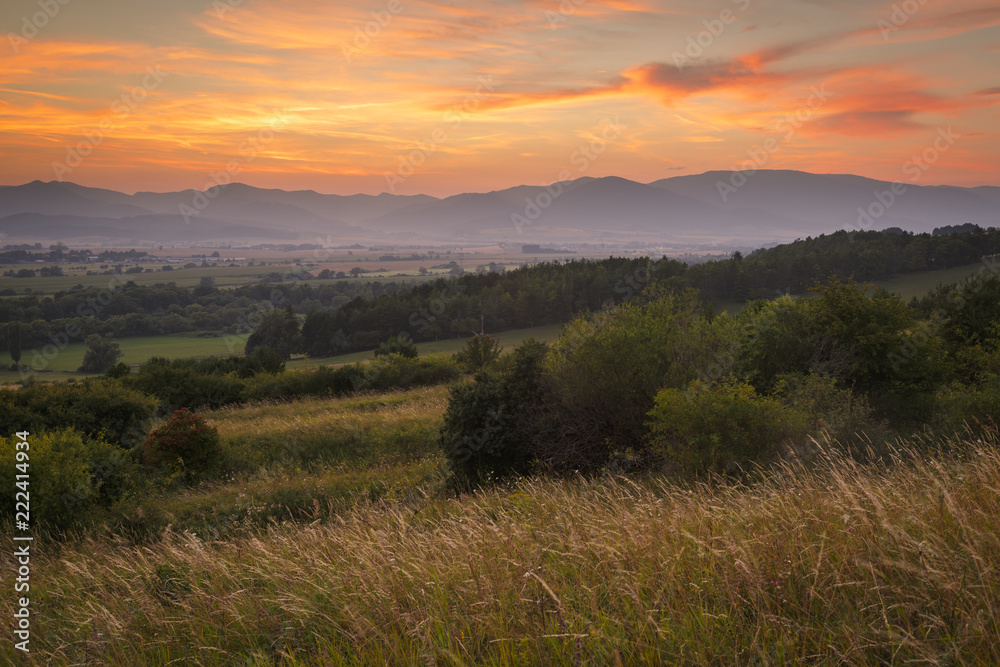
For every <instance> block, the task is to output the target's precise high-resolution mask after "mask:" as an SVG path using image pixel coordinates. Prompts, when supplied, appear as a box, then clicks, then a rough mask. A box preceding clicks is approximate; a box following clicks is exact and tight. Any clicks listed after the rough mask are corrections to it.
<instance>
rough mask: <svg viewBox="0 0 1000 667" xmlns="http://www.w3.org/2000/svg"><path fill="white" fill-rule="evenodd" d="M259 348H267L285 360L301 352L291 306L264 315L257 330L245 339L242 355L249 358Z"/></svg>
mask: <svg viewBox="0 0 1000 667" xmlns="http://www.w3.org/2000/svg"><path fill="white" fill-rule="evenodd" d="M259 347H269V348H271V349H272V350H274V351H275V352H277V353H278V354H279V355H281V358H282V359H285V360H288V359H290V358H291V357H292V354H294V353H296V352H299V351H301V349H302V336H301V334H300V333H299V320H298V318H297V317H295V312H294V311H293V310H292V307H291V306H287V307H286V308H285V309H284V310H275V311H272V312H270V313H268V314H267V315H265V316H264V319H263V321H262V322H261V323H260V326H258V327H257V330H256V331H254V332H253V333H252V334H250V336H249V337H248V338H247V344H246V348H245V350H244V353H245V354H246V355H247V356H250V355H251V354H253V353H254V350H256V349H257V348H259Z"/></svg>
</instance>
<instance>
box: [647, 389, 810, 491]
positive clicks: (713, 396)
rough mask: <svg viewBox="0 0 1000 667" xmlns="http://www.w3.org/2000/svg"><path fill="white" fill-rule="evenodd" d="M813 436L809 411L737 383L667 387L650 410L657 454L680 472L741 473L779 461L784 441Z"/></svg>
mask: <svg viewBox="0 0 1000 667" xmlns="http://www.w3.org/2000/svg"><path fill="white" fill-rule="evenodd" d="M807 433H808V415H807V414H806V413H805V411H803V410H798V409H793V408H788V407H785V406H784V405H782V404H781V402H780V401H779V400H778V399H777V398H774V397H770V396H761V395H759V394H758V393H757V392H756V390H755V389H754V388H753V387H752V386H750V385H749V384H747V383H745V382H739V381H736V380H727V381H724V382H719V383H716V384H714V385H711V386H708V385H706V384H705V383H703V382H701V381H697V380H696V381H694V382H692V383H691V384H690V385H689V386H688V388H687V389H686V390H680V389H674V388H666V389H663V390H661V391H660V392H659V393H658V394H657V395H656V404H655V406H654V407H653V409H652V410H650V412H649V436H648V440H649V443H650V445H651V448H652V450H653V451H654V452H656V453H657V454H659V455H660V456H661V457H662V458H663V460H664V463H665V467H666V468H667V469H668V470H671V471H674V472H680V473H697V472H705V471H714V472H726V473H731V472H735V471H736V470H739V469H740V468H744V467H746V466H747V465H748V464H750V463H753V462H757V463H763V462H766V461H768V460H770V459H772V458H774V457H775V455H776V454H778V452H779V445H781V444H782V443H783V442H784V441H787V440H789V439H794V438H802V437H804V436H805V435H806V434H807Z"/></svg>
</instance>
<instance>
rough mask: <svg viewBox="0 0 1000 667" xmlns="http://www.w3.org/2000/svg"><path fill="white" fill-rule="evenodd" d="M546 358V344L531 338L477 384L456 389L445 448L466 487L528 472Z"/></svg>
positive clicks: (448, 415)
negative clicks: (535, 415)
mask: <svg viewBox="0 0 1000 667" xmlns="http://www.w3.org/2000/svg"><path fill="white" fill-rule="evenodd" d="M546 354H547V348H546V346H545V344H544V343H539V342H538V341H536V340H534V339H533V338H530V339H528V340H526V341H525V342H524V343H522V344H521V346H520V347H518V348H517V349H515V350H514V351H513V352H512V353H511V354H509V355H505V356H503V357H501V359H500V361H499V362H498V363H497V364H496V365H495V366H494V367H492V368H489V369H487V370H485V371H483V372H481V373H479V374H478V375H476V377H475V380H474V381H473V382H472V384H464V385H459V386H457V387H454V388H452V390H451V399H450V400H449V402H448V408H447V410H446V411H445V414H444V423H443V425H442V427H441V447H442V449H443V450H444V453H445V456H446V457H447V459H448V462H449V466H450V467H451V469H452V471H453V472H454V473H455V479H456V481H457V482H458V483H459V484H460V485H471V486H477V485H479V484H482V483H483V482H486V481H488V480H490V479H499V478H503V477H506V476H509V475H512V474H519V473H525V472H527V471H528V468H529V466H530V464H531V461H532V459H533V456H532V443H533V436H534V433H535V431H536V429H535V423H536V422H535V420H534V419H533V415H534V414H536V410H537V408H538V406H539V405H541V404H542V403H543V401H544V394H545V390H544V388H543V387H542V384H541V379H542V364H543V362H544V360H545V356H546Z"/></svg>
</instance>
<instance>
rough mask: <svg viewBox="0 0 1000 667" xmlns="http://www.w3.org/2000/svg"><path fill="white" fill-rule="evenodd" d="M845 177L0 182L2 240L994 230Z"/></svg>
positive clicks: (914, 191) (996, 201) (953, 210)
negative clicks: (444, 186)
mask: <svg viewBox="0 0 1000 667" xmlns="http://www.w3.org/2000/svg"><path fill="white" fill-rule="evenodd" d="M893 187H894V186H893V184H891V183H888V182H885V181H877V180H872V179H869V178H864V177H861V176H855V175H851V174H811V173H807V172H801V171H784V170H761V171H758V172H757V173H755V174H751V175H744V174H740V173H738V172H737V173H734V172H729V171H710V172H706V173H704V174H697V175H691V176H677V177H673V178H666V179H662V180H659V181H654V182H652V183H648V184H643V183H637V182H635V181H630V180H627V179H624V178H618V177H613V176H609V177H604V178H594V177H585V178H580V179H576V180H573V181H565V182H561V183H554V184H552V185H549V186H529V185H522V186H517V187H513V188H508V189H506V190H498V191H493V192H482V193H464V194H459V195H455V196H452V197H446V198H443V199H438V198H435V197H431V196H428V195H392V194H387V193H383V194H380V195H377V196H374V195H363V194H358V195H350V196H342V195H327V194H321V193H318V192H314V191H312V190H296V191H285V190H275V189H262V188H255V187H251V186H248V185H244V184H241V183H234V184H230V185H226V186H220V187H219V188H217V189H214V190H211V191H207V192H199V191H197V190H183V191H180V192H164V193H156V192H137V193H135V194H132V195H128V194H124V193H121V192H115V191H113V190H105V189H100V188H88V187H84V186H81V185H77V184H75V183H62V182H56V181H52V182H48V183H43V182H41V181H32V182H31V183H26V184H24V185H18V186H0V235H2V236H5V237H10V238H11V239H29V238H33V237H38V238H51V239H63V240H70V239H82V238H86V239H88V241H90V242H94V241H101V242H106V243H114V242H130V243H136V242H142V241H147V242H157V243H166V242H178V241H181V242H183V241H190V240H198V241H212V240H224V241H228V242H232V241H253V240H274V239H285V240H297V241H299V242H316V241H322V242H324V243H329V242H335V243H339V242H343V241H346V242H356V241H359V240H367V241H374V242H378V241H383V240H389V239H393V240H401V239H412V240H415V241H421V240H423V241H453V240H457V239H463V240H466V241H515V242H526V243H531V242H538V241H544V242H549V241H567V242H572V241H585V240H603V241H608V240H630V241H632V240H650V241H692V242H693V241H727V240H728V241H758V242H759V241H775V240H788V239H791V238H795V237H797V236H807V235H818V234H822V233H830V232H833V231H836V230H838V229H845V228H846V229H858V228H861V229H884V228H886V227H902V228H903V229H907V230H911V231H916V232H925V231H931V230H932V229H934V228H935V227H941V226H944V225H957V224H964V223H974V224H978V225H981V226H984V227H989V226H1000V188H998V187H991V186H990V187H985V186H984V187H976V188H961V187H953V186H919V185H914V184H905V185H903V186H900V185H898V184H897V185H896V186H895V192H894V191H893Z"/></svg>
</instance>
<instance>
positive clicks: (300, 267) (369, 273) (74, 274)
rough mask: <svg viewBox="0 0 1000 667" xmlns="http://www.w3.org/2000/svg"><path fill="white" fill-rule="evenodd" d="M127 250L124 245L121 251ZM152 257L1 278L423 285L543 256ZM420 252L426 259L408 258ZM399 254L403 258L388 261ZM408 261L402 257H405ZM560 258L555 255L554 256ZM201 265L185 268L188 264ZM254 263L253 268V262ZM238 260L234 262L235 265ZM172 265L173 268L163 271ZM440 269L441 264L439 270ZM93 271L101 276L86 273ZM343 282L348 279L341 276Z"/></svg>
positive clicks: (39, 287)
mask: <svg viewBox="0 0 1000 667" xmlns="http://www.w3.org/2000/svg"><path fill="white" fill-rule="evenodd" d="M122 250H124V249H122ZM146 252H148V253H149V254H150V255H155V256H157V257H160V258H163V259H162V260H159V261H150V262H145V261H144V262H135V261H122V262H114V261H102V262H88V263H82V264H80V263H78V264H72V265H62V269H63V272H64V273H65V275H63V276H47V277H42V276H36V277H34V278H7V277H4V278H2V281H3V282H2V286H3V288H4V289H12V290H14V291H15V292H16V294H18V295H22V294H27V293H29V292H30V293H32V294H43V295H51V294H55V293H56V292H61V291H67V290H71V289H73V288H74V287H107V286H109V285H110V286H114V285H117V284H120V281H128V280H131V281H134V282H135V283H136V284H138V285H154V284H156V283H169V282H173V283H176V284H177V285H178V286H180V287H194V286H195V285H197V284H198V283H199V281H200V280H201V279H202V278H204V277H210V278H212V279H213V280H214V281H215V285H216V287H237V286H240V285H246V284H249V283H256V282H259V281H260V280H261V279H262V278H263V277H265V276H268V275H270V274H273V273H277V274H279V275H281V276H286V275H287V274H300V273H301V272H302V271H307V272H309V273H311V274H312V275H314V276H315V275H316V274H317V273H319V272H320V271H322V270H323V269H329V270H330V271H332V272H338V271H343V272H344V273H350V271H351V269H352V268H355V267H358V268H360V269H362V270H363V271H364V273H363V274H361V277H360V278H357V279H355V278H348V279H349V280H369V281H370V280H380V281H383V282H390V281H391V282H403V283H420V282H424V281H426V280H429V279H432V278H436V277H439V276H447V275H448V271H449V269H448V268H443V267H444V266H446V265H448V264H449V263H450V262H455V264H456V265H458V266H460V267H462V268H464V269H465V270H467V271H475V270H476V267H478V266H480V265H488V264H489V263H490V262H495V263H498V264H502V265H503V266H505V267H508V268H514V267H516V266H519V265H521V264H523V263H525V262H528V261H537V260H538V259H539V258H536V257H528V256H526V255H523V254H522V253H520V252H519V249H517V248H513V247H512V248H508V249H505V248H501V247H499V246H485V247H474V248H454V249H445V248H394V247H384V248H376V249H370V250H350V251H348V250H343V249H329V250H326V249H319V250H299V251H287V252H282V251H277V250H255V249H246V248H240V249H233V248H222V249H216V248H166V249H163V250H157V249H149V248H147V249H146ZM213 252H218V253H219V255H220V260H221V261H218V262H210V263H207V265H202V264H203V261H204V258H203V257H201V256H195V255H206V256H207V255H210V254H211V253H213ZM412 254H417V255H420V256H421V259H409V257H410V255H412ZM388 256H397V257H400V259H384V258H385V257H388ZM404 257H405V258H406V259H403V258H404ZM553 258H555V256H553ZM191 263H193V264H197V266H194V267H191V268H184V266H185V265H186V264H191ZM251 263H252V266H251V265H250V264H251ZM116 264H121V265H122V266H123V267H125V268H129V267H135V266H139V267H142V268H143V272H142V273H129V274H122V275H118V276H113V275H101V272H103V271H108V270H109V269H110V268H112V267H114V266H115V265H116ZM233 264H235V266H231V265H233ZM42 266H47V264H45V263H42V264H2V265H0V271H5V270H11V269H13V270H14V271H18V270H20V269H24V268H29V269H38V268H40V267H42ZM165 266H170V270H168V271H165V270H163V269H164V267H165ZM421 267H423V268H424V270H425V272H424V273H421V272H420V269H421ZM434 267H439V268H434ZM88 272H91V273H97V274H98V275H87V273H88ZM335 280H336V279H329V280H314V281H312V282H311V283H310V284H313V285H322V284H324V283H328V282H334V281H335ZM341 280H343V278H342V279H341Z"/></svg>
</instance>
